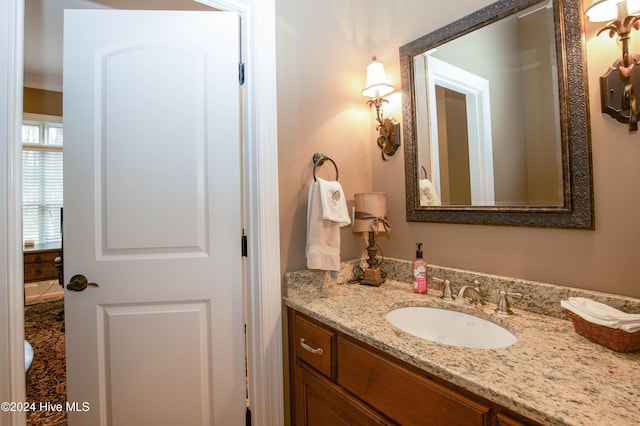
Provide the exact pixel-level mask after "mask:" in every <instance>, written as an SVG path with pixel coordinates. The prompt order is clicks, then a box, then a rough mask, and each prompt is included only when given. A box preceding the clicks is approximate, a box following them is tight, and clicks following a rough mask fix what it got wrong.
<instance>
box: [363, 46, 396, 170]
mask: <svg viewBox="0 0 640 426" xmlns="http://www.w3.org/2000/svg"><path fill="white" fill-rule="evenodd" d="M394 90H395V88H394V87H393V86H392V85H390V84H389V82H388V81H387V76H386V74H385V73H384V64H383V63H382V62H378V60H377V59H376V57H375V56H374V57H373V58H372V59H371V63H370V64H369V65H367V84H366V86H365V88H364V89H362V95H363V96H366V97H368V98H371V99H369V100H368V101H367V103H368V104H369V107H371V106H372V105H374V106H375V107H376V119H377V120H378V125H377V126H376V130H377V131H378V135H379V136H378V140H377V142H378V146H379V147H380V149H381V150H382V159H383V160H385V161H386V160H387V158H386V157H385V155H388V156H392V155H393V154H395V153H396V151H397V150H398V147H399V146H400V123H398V122H397V121H396V120H395V119H394V118H384V117H383V113H382V110H381V108H382V103H383V102H388V101H387V100H386V99H385V98H384V97H385V96H386V95H388V94H390V93H391V92H393V91H394Z"/></svg>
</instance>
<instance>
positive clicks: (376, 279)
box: [353, 192, 391, 287]
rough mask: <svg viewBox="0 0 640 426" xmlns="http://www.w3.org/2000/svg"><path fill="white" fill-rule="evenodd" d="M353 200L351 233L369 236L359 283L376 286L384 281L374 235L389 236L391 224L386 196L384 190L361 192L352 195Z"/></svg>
mask: <svg viewBox="0 0 640 426" xmlns="http://www.w3.org/2000/svg"><path fill="white" fill-rule="evenodd" d="M354 201H355V214H354V221H353V233H354V234H363V233H367V234H368V237H369V246H368V247H367V254H368V255H369V258H368V259H367V265H368V267H367V269H365V270H364V276H363V278H362V279H361V280H360V283H361V284H366V285H373V286H376V287H377V286H379V285H380V284H382V283H383V282H384V276H383V273H382V271H381V270H380V263H381V262H380V261H379V260H378V259H376V254H377V253H378V247H377V245H376V236H377V235H378V234H386V235H387V237H389V235H390V233H391V225H390V224H389V220H388V219H387V197H386V194H385V193H384V192H361V193H358V194H355V195H354Z"/></svg>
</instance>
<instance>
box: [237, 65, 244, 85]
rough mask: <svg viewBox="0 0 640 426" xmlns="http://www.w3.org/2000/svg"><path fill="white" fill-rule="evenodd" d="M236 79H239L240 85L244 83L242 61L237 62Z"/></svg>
mask: <svg viewBox="0 0 640 426" xmlns="http://www.w3.org/2000/svg"><path fill="white" fill-rule="evenodd" d="M238 79H239V80H240V86H242V85H243V84H244V62H240V63H239V64H238Z"/></svg>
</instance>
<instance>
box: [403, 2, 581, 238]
mask: <svg viewBox="0 0 640 426" xmlns="http://www.w3.org/2000/svg"><path fill="white" fill-rule="evenodd" d="M585 63H586V61H585V52H584V45H583V14H582V6H581V4H580V1H579V0H543V1H541V0H500V1H497V2H495V3H492V4H490V5H489V6H487V7H485V8H483V9H480V10H478V11H476V12H474V13H472V14H470V15H468V16H465V17H463V18H461V19H459V20H457V21H455V22H453V23H451V24H449V25H446V26H444V27H442V28H440V29H438V30H436V31H434V32H431V33H429V34H426V35H425V36H423V37H420V38H418V39H417V40H414V41H412V42H410V43H408V44H406V45H404V46H402V47H400V67H401V76H402V92H403V100H402V102H403V105H402V108H403V133H404V134H403V138H404V141H405V144H404V147H405V148H404V149H405V185H406V206H407V209H406V210H407V220H408V221H412V222H441V223H466V224H485V225H513V226H537V227H556V228H575V229H593V228H594V211H593V184H592V162H591V135H590V128H589V106H588V105H589V104H588V93H587V74H586V65H585Z"/></svg>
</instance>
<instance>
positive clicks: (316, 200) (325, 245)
mask: <svg viewBox="0 0 640 426" xmlns="http://www.w3.org/2000/svg"><path fill="white" fill-rule="evenodd" d="M320 180H321V179H319V178H318V181H317V182H316V181H314V182H311V185H310V186H309V199H308V206H307V247H306V253H305V256H306V258H307V268H308V269H319V270H323V271H338V270H339V269H340V226H343V225H342V224H345V225H348V224H349V223H351V219H350V218H349V214H348V212H347V215H346V220H344V218H343V217H342V216H341V214H340V211H339V209H338V208H334V209H332V210H336V211H335V212H332V213H331V214H329V213H327V217H334V218H336V219H338V220H339V221H337V222H336V221H333V220H327V219H324V218H323V216H324V212H323V208H322V207H323V206H322V198H323V197H324V196H326V193H323V191H322V186H321V184H320ZM329 183H331V182H329ZM336 183H337V182H336ZM329 186H330V187H332V188H334V187H335V186H334V185H329ZM339 189H340V199H342V201H343V202H344V210H345V212H346V211H347V210H346V201H345V200H344V193H343V192H342V187H340V188H339ZM340 199H338V201H339V200H340Z"/></svg>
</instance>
